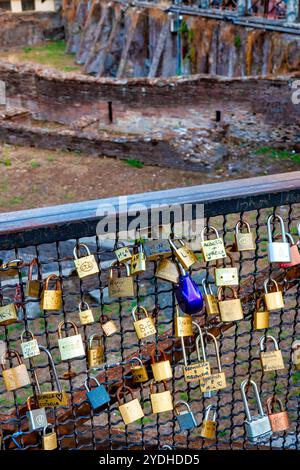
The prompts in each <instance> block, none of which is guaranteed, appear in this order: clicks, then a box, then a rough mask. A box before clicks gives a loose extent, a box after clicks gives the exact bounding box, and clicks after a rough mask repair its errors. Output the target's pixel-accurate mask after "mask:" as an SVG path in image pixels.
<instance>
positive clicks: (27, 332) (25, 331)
mask: <svg viewBox="0 0 300 470" xmlns="http://www.w3.org/2000/svg"><path fill="white" fill-rule="evenodd" d="M25 333H26V334H27V335H30V336H31V340H30V341H32V340H33V339H34V334H33V333H32V331H30V330H23V331H22V333H21V336H20V340H21V343H24V341H23V339H24V338H23V336H24V334H25Z"/></svg>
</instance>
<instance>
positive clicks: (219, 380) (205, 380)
mask: <svg viewBox="0 0 300 470" xmlns="http://www.w3.org/2000/svg"><path fill="white" fill-rule="evenodd" d="M206 337H207V338H208V337H209V338H211V339H212V341H213V343H214V348H215V353H216V359H217V365H218V370H219V372H218V373H217V374H212V373H211V375H205V376H203V377H201V379H200V389H201V392H202V393H206V392H212V391H214V390H222V389H223V388H226V387H227V384H226V377H225V372H223V371H222V366H221V360H220V354H219V348H218V343H217V340H216V338H215V336H214V335H212V334H211V333H208V332H206Z"/></svg>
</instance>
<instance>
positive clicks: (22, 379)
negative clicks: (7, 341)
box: [1, 349, 31, 392]
mask: <svg viewBox="0 0 300 470" xmlns="http://www.w3.org/2000/svg"><path fill="white" fill-rule="evenodd" d="M13 358H16V359H17V361H18V365H17V366H16V367H12V368H10V369H6V360H7V359H13ZM1 368H2V376H3V380H4V385H5V387H6V390H7V391H8V392H10V391H12V390H17V389H18V388H21V387H26V385H29V384H30V383H31V381H30V378H29V375H28V371H27V369H26V366H25V364H24V363H23V362H22V359H21V358H20V356H19V354H18V352H17V351H15V350H14V349H7V350H6V352H4V353H3V355H2V358H1Z"/></svg>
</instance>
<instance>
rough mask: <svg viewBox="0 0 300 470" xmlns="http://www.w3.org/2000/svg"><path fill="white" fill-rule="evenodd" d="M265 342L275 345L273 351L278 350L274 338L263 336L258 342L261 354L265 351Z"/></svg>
mask: <svg viewBox="0 0 300 470" xmlns="http://www.w3.org/2000/svg"><path fill="white" fill-rule="evenodd" d="M267 341H273V343H274V345H275V351H278V350H279V347H278V343H277V341H276V339H275V338H274V336H271V335H265V336H262V337H261V338H260V340H259V348H260V350H261V352H263V351H264V350H265V343H266V342H267Z"/></svg>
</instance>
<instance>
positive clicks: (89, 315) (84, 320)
mask: <svg viewBox="0 0 300 470" xmlns="http://www.w3.org/2000/svg"><path fill="white" fill-rule="evenodd" d="M82 307H83V308H84V310H82ZM78 310H79V319H80V323H81V324H82V325H90V324H91V323H94V321H95V319H94V315H93V312H92V310H91V309H90V307H89V304H88V303H87V302H85V301H84V300H83V301H82V302H80V303H79V305H78Z"/></svg>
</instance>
